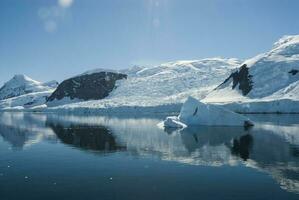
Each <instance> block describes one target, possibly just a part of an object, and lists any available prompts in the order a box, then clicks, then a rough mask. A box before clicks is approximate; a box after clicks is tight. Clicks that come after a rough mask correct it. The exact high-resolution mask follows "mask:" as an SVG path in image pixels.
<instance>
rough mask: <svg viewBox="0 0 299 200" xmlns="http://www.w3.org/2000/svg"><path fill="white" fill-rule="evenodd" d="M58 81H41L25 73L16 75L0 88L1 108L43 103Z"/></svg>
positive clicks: (26, 106) (19, 107) (20, 107)
mask: <svg viewBox="0 0 299 200" xmlns="http://www.w3.org/2000/svg"><path fill="white" fill-rule="evenodd" d="M57 85H58V83H57V82H56V81H50V82H47V83H41V82H38V81H35V80H33V79H31V78H29V77H28V76H25V75H15V76H14V77H13V78H12V79H11V80H9V81H8V82H6V83H5V84H4V85H3V87H2V88H1V89H0V109H11V108H18V109H22V108H29V107H33V106H37V105H42V104H44V103H45V102H46V98H47V97H48V96H49V95H50V94H51V93H52V92H53V91H54V89H55V88H56V87H57Z"/></svg>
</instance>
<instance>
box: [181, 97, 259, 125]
mask: <svg viewBox="0 0 299 200" xmlns="http://www.w3.org/2000/svg"><path fill="white" fill-rule="evenodd" d="M178 119H179V122H181V123H184V124H186V125H208V126H253V123H252V122H251V121H250V120H249V119H248V118H247V117H244V116H243V115H240V114H237V113H234V112H232V111H229V110H226V109H224V108H222V107H220V106H217V105H211V104H205V103H202V102H200V101H198V100H196V99H194V98H192V97H189V98H188V99H187V101H186V102H185V103H184V105H183V107H182V109H181V112H180V115H179V117H178Z"/></svg>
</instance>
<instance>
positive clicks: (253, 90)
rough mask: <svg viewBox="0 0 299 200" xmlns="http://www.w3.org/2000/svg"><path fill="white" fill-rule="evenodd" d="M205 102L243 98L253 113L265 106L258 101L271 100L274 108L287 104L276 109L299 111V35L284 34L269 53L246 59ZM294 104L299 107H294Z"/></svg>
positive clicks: (221, 101)
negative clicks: (286, 108)
mask: <svg viewBox="0 0 299 200" xmlns="http://www.w3.org/2000/svg"><path fill="white" fill-rule="evenodd" d="M204 101H206V102H214V103H232V102H238V101H239V102H243V103H247V104H246V106H245V107H246V109H247V111H250V110H251V111H252V112H258V111H259V109H261V108H260V107H261V106H258V104H257V102H268V103H267V105H268V106H272V107H273V106H275V105H277V104H285V105H283V106H280V108H279V107H276V108H273V110H272V111H273V112H276V111H277V112H283V111H284V109H285V106H288V107H289V110H290V111H292V110H293V111H296V112H299V106H298V101H299V35H294V36H284V37H282V38H281V39H280V40H278V41H277V42H276V43H275V44H274V46H273V48H272V49H271V50H270V51H269V52H266V53H263V54H260V55H258V56H256V57H254V58H251V59H248V60H246V61H245V62H244V63H242V65H241V67H240V68H239V69H238V70H236V71H235V72H233V73H232V74H231V75H230V76H228V78H227V79H226V80H225V81H224V82H223V83H222V84H221V85H219V86H218V87H217V89H215V90H214V91H213V92H212V93H210V94H209V95H208V96H207V97H206V99H205V100H204ZM251 104H252V106H251ZM263 104H266V103H263ZM250 106H251V108H250ZM257 106H258V108H257ZM245 107H243V108H240V110H238V111H242V110H244V109H245ZM294 107H297V109H295V110H294V109H293V108H294ZM238 109H239V108H238ZM264 109H265V112H266V111H267V110H268V109H269V108H267V106H264ZM244 111H245V110H244ZM262 112H263V111H262Z"/></svg>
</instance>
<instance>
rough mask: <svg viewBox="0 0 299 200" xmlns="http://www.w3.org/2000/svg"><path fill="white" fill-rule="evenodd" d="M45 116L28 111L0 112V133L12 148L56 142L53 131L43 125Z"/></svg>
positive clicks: (18, 148)
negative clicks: (43, 141) (41, 142)
mask: <svg viewBox="0 0 299 200" xmlns="http://www.w3.org/2000/svg"><path fill="white" fill-rule="evenodd" d="M45 121H46V116H45V115H38V114H29V113H0V135H1V137H2V138H3V140H4V141H6V142H8V143H10V144H11V146H12V148H13V149H14V150H22V149H23V148H24V147H28V146H31V145H32V144H36V143H39V142H40V141H42V140H47V141H51V142H56V137H55V135H54V134H53V132H52V131H51V130H50V129H49V128H46V127H45Z"/></svg>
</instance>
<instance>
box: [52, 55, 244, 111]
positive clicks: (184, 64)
mask: <svg viewBox="0 0 299 200" xmlns="http://www.w3.org/2000/svg"><path fill="white" fill-rule="evenodd" d="M239 65H240V62H239V61H238V60H237V59H222V58H210V59H202V60H195V61H177V62H171V63H166V64H162V65H159V66H155V67H133V68H129V69H125V70H120V71H119V72H121V73H124V74H127V75H128V78H127V79H126V80H120V81H117V88H116V89H115V90H113V91H112V92H111V94H110V95H109V96H108V97H107V98H105V99H103V100H96V101H85V102H80V103H74V104H69V105H64V106H60V107H58V108H57V109H62V110H65V109H69V110H74V109H106V108H107V109H110V110H113V109H114V108H120V107H122V108H124V110H126V108H127V107H130V108H135V107H156V106H161V105H165V104H173V105H174V104H181V103H183V102H184V101H185V100H186V99H187V97H188V96H190V95H192V96H194V97H197V98H203V97H205V96H206V95H207V94H208V93H209V92H210V91H211V90H213V89H214V88H215V87H217V85H219V84H220V83H221V82H222V81H223V79H224V78H225V77H227V76H228V75H229V74H230V73H231V72H232V71H233V70H235V69H236V67H237V66H239ZM99 71H102V69H99V70H94V71H91V72H87V74H90V73H96V72H99ZM176 108H178V109H176V111H179V107H176ZM52 110H53V109H52Z"/></svg>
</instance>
